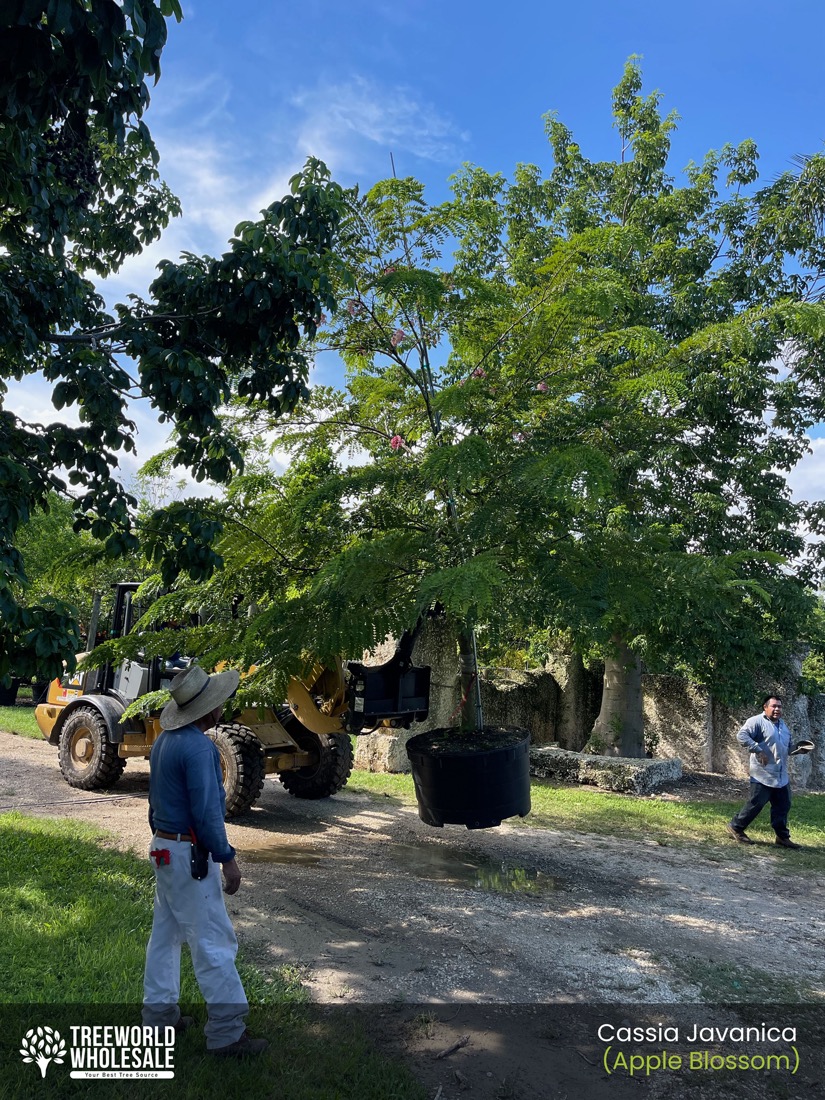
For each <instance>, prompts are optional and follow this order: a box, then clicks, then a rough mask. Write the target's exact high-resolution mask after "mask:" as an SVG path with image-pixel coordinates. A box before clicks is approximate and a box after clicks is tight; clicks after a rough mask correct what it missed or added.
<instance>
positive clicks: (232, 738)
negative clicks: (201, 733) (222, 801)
mask: <svg viewBox="0 0 825 1100" xmlns="http://www.w3.org/2000/svg"><path fill="white" fill-rule="evenodd" d="M207 736H208V737H211V739H212V740H213V741H214V742H215V745H216V747H217V750H218V752H219V753H220V757H221V774H222V775H223V789H224V791H225V793H226V816H227V817H236V816H237V815H238V814H243V813H246V811H247V810H248V809H249V808H250V806H252V805H253V803H254V802H255V800H256V799H257V797H258V795H259V794H260V793H261V791H262V790H263V786H264V774H265V769H266V763H265V758H264V747H263V745H262V744H261V741H260V739H259V738H258V737H256V736H255V734H254V733H253V732H252V730H251V729H249V728H248V727H247V726H241V725H238V724H237V723H232V724H231V725H224V726H216V727H215V728H214V729H213V730H209V731H208V733H207Z"/></svg>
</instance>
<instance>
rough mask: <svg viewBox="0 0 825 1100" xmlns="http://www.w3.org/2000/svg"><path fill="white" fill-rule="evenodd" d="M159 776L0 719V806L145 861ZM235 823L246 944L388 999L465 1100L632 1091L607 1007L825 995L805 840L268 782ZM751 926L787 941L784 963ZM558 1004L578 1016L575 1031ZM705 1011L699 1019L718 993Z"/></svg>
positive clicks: (437, 1075) (316, 977)
mask: <svg viewBox="0 0 825 1100" xmlns="http://www.w3.org/2000/svg"><path fill="white" fill-rule="evenodd" d="M147 788H148V765H147V764H145V763H143V762H130V763H129V765H128V767H127V769H126V772H125V773H124V777H123V779H122V780H121V782H120V783H119V784H118V786H117V788H116V789H115V791H114V792H113V793H112V794H109V795H102V796H101V795H99V794H96V793H86V792H81V791H75V790H72V789H71V788H69V787H68V786H67V785H66V784H65V783H64V781H63V779H62V777H61V776H60V772H59V769H58V766H57V756H56V751H55V750H54V749H53V748H52V747H50V746H49V745H47V744H46V743H45V742H38V741H30V740H24V739H23V738H20V737H13V736H11V735H9V734H4V733H0V810H3V811H5V810H9V809H20V810H23V811H25V812H27V813H34V814H48V815H60V816H65V817H78V818H81V819H83V820H85V821H90V822H94V823H95V824H97V825H99V826H101V827H103V828H106V829H108V830H110V831H111V832H112V833H114V834H115V835H116V836H117V837H118V838H119V843H121V844H122V845H123V846H124V847H129V848H132V849H133V850H134V851H136V852H138V853H140V854H141V855H143V853H144V851H145V845H146V842H147V840H148V828H147V824H146V792H147ZM720 824H721V823H720ZM229 834H230V840H231V842H232V843H233V844H234V845H235V847H236V848H237V850H238V859H239V863H240V864H241V868H242V872H243V874H244V882H243V885H242V887H241V891H240V893H239V894H238V895H236V896H235V897H234V898H232V899H230V901H229V908H230V913H231V916H232V919H233V921H234V923H235V927H236V929H237V931H238V936H239V939H240V940H241V943H242V945H243V947H244V950H245V954H246V957H247V959H250V960H251V961H253V962H254V963H255V964H256V965H258V966H259V967H260V968H261V969H262V970H264V971H266V970H267V968H270V967H274V966H281V965H284V964H289V965H290V966H294V967H297V968H298V969H299V971H300V973H301V975H302V979H303V981H304V982H305V983H306V985H307V988H308V989H309V991H310V994H311V997H312V999H313V1000H314V1001H316V1002H318V1003H320V1004H325V1005H348V1006H376V1005H381V1006H384V1008H382V1009H381V1010H376V1009H369V1010H366V1009H365V1015H366V1016H371V1018H372V1019H373V1021H377V1023H376V1024H375V1026H376V1029H377V1030H378V1031H380V1032H381V1033H382V1039H383V1041H385V1042H388V1043H390V1045H394V1046H395V1047H397V1048H398V1049H401V1050H403V1051H404V1053H405V1054H406V1055H408V1056H412V1057H414V1058H417V1059H418V1061H419V1062H421V1064H422V1065H423V1063H424V1062H426V1063H427V1067H428V1069H427V1074H429V1076H427V1075H425V1074H423V1072H422V1076H424V1077H425V1079H426V1080H427V1083H428V1086H429V1085H432V1086H433V1091H432V1095H434V1094H435V1091H436V1088H437V1087H438V1085H439V1084H440V1085H441V1087H442V1093H441V1100H449V1098H450V1097H451V1096H453V1095H458V1094H459V1093H460V1092H462V1091H463V1086H467V1082H468V1081H469V1082H470V1084H472V1086H473V1088H474V1092H473V1096H474V1097H480V1098H485V1097H490V1098H494V1097H499V1096H513V1097H524V1098H525V1100H527V1098H531V1097H533V1096H536V1097H538V1096H542V1097H550V1096H558V1097H563V1096H564V1095H565V1091H564V1090H565V1089H569V1090H570V1094H571V1095H572V1092H573V1091H574V1090H576V1089H578V1088H580V1087H581V1080H580V1077H581V1074H582V1073H585V1074H587V1075H588V1076H589V1081H588V1086H587V1088H588V1095H592V1096H597V1095H599V1094H600V1093H599V1089H600V1088H601V1087H602V1085H604V1086H605V1087H607V1086H608V1084H609V1089H608V1091H607V1092H605V1094H604V1095H611V1096H614V1097H616V1096H621V1095H623V1092H622V1091H621V1088H623V1087H627V1088H628V1089H630V1090H631V1091H633V1090H634V1089H635V1088H636V1087H637V1083H636V1082H635V1081H632V1082H626V1086H620V1084H619V1082H618V1081H617V1080H616V1079H615V1078H614V1079H612V1080H610V1081H609V1082H608V1080H607V1079H606V1078H605V1077H604V1073H603V1071H602V1069H601V1068H600V1066H599V1059H600V1058H601V1054H602V1048H603V1044H601V1045H600V1044H599V1043H598V1042H597V1041H596V1034H595V1027H596V1026H597V1021H604V1022H607V1023H610V1022H611V1021H612V1022H614V1023H616V1024H619V1023H620V1022H621V1020H622V1019H625V1022H627V1017H628V1013H630V1015H631V1017H632V1018H633V1019H634V1020H635V1018H636V1015H637V1014H639V1013H641V1014H642V1015H644V1013H645V1012H648V1014H649V1013H650V1012H653V1013H654V1015H655V1013H656V1012H658V1013H659V1014H660V1016H661V1014H662V1013H666V1012H667V1011H670V1009H669V1007H668V1006H673V1012H675V1013H676V1014H677V1015H678V1012H679V1011H684V1010H679V1009H677V1008H676V1006H677V1005H682V1006H686V1005H687V1006H690V1005H693V1006H697V1005H701V1003H702V1002H708V1003H714V1004H715V1003H718V1002H721V1001H725V1000H731V1001H740V1000H754V999H757V1000H759V1001H763V1002H764V1003H766V1004H768V1003H771V1002H787V1001H790V1000H796V999H798V998H799V996H800V995H801V997H802V999H803V1000H808V1001H814V1002H817V1001H818V999H819V998H820V997H823V998H825V967H823V956H822V951H821V946H822V945H823V944H825V915H824V912H825V882H824V881H823V880H822V878H821V877H820V876H812V875H811V874H810V873H808V874H806V875H799V874H795V873H793V872H792V871H791V872H790V873H789V870H788V867H789V860H788V857H789V856H791V857H792V855H793V853H787V852H784V851H776V850H774V849H773V848H772V847H767V846H765V847H763V848H762V849H761V850H756V849H747V850H745V851H743V850H742V849H741V848H738V847H737V846H735V845H732V844H731V845H728V844H726V843H725V840H724V837H723V835H722V833H721V830H720V842H719V845H718V846H715V845H701V846H697V847H693V848H691V847H670V846H668V847H663V846H661V845H660V844H658V843H656V842H655V841H643V842H633V843H631V842H629V841H627V840H626V839H621V838H615V839H614V838H611V837H604V836H599V837H596V836H589V835H585V834H572V835H571V834H569V833H566V834H562V833H554V832H549V831H546V830H532V829H530V828H527V827H524V826H512V825H503V826H502V827H501V828H499V829H495V830H486V831H482V832H468V831H466V830H464V829H460V828H458V827H450V828H447V829H444V830H435V829H431V828H428V827H427V826H425V825H423V824H422V823H421V822H420V821H419V820H418V817H417V815H416V813H415V811H414V810H412V809H410V808H408V807H402V806H399V805H397V804H395V803H394V802H393V800H391V799H383V800H381V801H375V800H371V799H370V798H368V797H367V796H365V795H360V794H356V793H352V792H349V791H347V790H346V789H345V790H344V791H342V792H341V793H340V794H339V795H337V796H335V797H334V798H332V799H328V800H324V801H320V802H301V801H298V800H296V799H293V798H291V797H290V796H289V795H288V794H287V793H286V792H285V791H284V790H283V789H282V788H281V786H280V784H278V783H277V781H274V780H267V782H266V783H265V786H264V792H263V795H262V797H261V799H260V801H259V804H258V805H257V806H256V807H255V808H254V809H253V811H252V812H251V813H250V814H248V815H247V816H246V817H245V818H243V819H242V820H241V821H240V822H238V823H231V824H230V825H229ZM755 930H762V932H763V933H764V935H765V936H769V937H770V938H771V941H772V940H773V939H774V938H775V939H776V940H777V941H778V942H780V943H781V944H782V951H781V965H775V958H774V957H773V956H768V957H766V953H765V951H764V944H765V939H764V937H761V938H760V936H758V935H755ZM766 930H770V931H769V932H768V931H766ZM760 939H761V943H760ZM769 942H770V941H769ZM812 944H817V945H819V947H820V950H812V949H811V945H812ZM754 990H755V991H756V993H755V996H754V995H752V994H753V991H754ZM548 1004H555V1005H557V1006H560V1005H567V1006H568V1010H565V1011H568V1012H569V1011H572V1010H574V1009H576V1010H577V1011H579V1010H580V1011H579V1015H578V1016H577V1017H576V1021H573V1022H571V1023H570V1025H569V1026H570V1028H573V1029H579V1030H578V1033H577V1034H576V1035H571V1034H569V1033H566V1030H565V1028H566V1025H561V1024H559V1023H558V1020H560V1019H561V1018H562V1016H563V1015H564V1013H563V1012H562V1010H561V1009H560V1008H559V1009H558V1011H556V1012H555V1013H551V1014H550V1017H548V1010H547V1008H546V1007H545V1006H547V1005H548ZM419 1006H425V1007H423V1008H422V1007H419ZM479 1006H483V1007H479ZM517 1006H526V1007H521V1008H519V1007H517ZM633 1006H638V1009H634V1007H633ZM642 1006H649V1008H648V1009H647V1010H645V1009H643V1008H642ZM692 1011H693V1015H692V1016H690V1020H691V1021H695V1022H698V1023H700V1024H701V1023H703V1021H704V1018H705V1017H707V1016H708V1012H709V1011H710V1009H708V1010H707V1011H705V1010H702V1009H693V1010H692ZM714 1011H715V1010H714ZM697 1012H699V1013H700V1015H701V1016H702V1018H701V1019H700V1018H698V1017H697ZM574 1015H575V1012H574ZM720 1018H727V1017H725V1016H724V1014H723V1017H720ZM508 1020H509V1024H508V1023H507V1021H508ZM552 1020H555V1021H556V1024H555V1025H553V1023H552ZM688 1022H690V1021H688V1020H685V1023H686V1024H687V1023H688ZM714 1022H715V1017H714ZM768 1022H770V1021H768ZM505 1025H507V1026H506V1027H505ZM554 1026H555V1030H556V1035H555V1040H554V1041H557V1042H558V1043H559V1046H560V1049H561V1048H562V1047H563V1048H564V1049H565V1050H566V1051H567V1054H568V1055H570V1057H569V1058H568V1062H569V1065H570V1067H572V1070H571V1072H573V1070H575V1073H574V1075H573V1077H571V1079H570V1080H571V1083H570V1084H569V1085H566V1084H565V1083H564V1082H565V1080H566V1078H565V1076H564V1072H562V1069H559V1072H558V1074H557V1075H556V1078H555V1079H554V1082H553V1087H552V1089H551V1088H550V1086H549V1084H548V1078H547V1069H546V1066H544V1065H543V1064H541V1065H539V1066H538V1067H536V1066H535V1065H533V1063H534V1062H535V1058H534V1057H532V1055H531V1052H532V1053H533V1054H535V1051H536V1049H537V1047H536V1044H537V1043H541V1042H543V1043H544V1045H545V1047H546V1046H547V1043H548V1037H549V1036H550V1034H551V1032H552V1031H553V1027H554ZM464 1034H470V1042H469V1043H467V1044H466V1045H465V1046H464V1047H463V1048H460V1049H459V1050H458V1051H456V1052H455V1054H453V1055H450V1056H448V1057H447V1058H445V1059H442V1060H440V1061H439V1062H437V1063H436V1062H435V1061H434V1060H433V1055H434V1054H435V1053H438V1052H439V1051H440V1050H442V1049H445V1048H446V1047H447V1046H449V1045H450V1044H451V1042H455V1041H458V1040H459V1039H460V1038H462V1037H463V1036H464ZM485 1035H486V1036H487V1039H486V1040H485V1038H484V1037H485ZM492 1036H496V1037H497V1038H496V1042H495V1043H493V1046H494V1047H497V1049H492V1048H491V1047H490V1044H491V1043H492ZM502 1036H504V1037H505V1038H506V1042H505V1041H504V1039H503V1038H502ZM485 1043H486V1046H485ZM550 1045H551V1046H552V1041H551V1042H550ZM576 1056H578V1058H579V1059H580V1061H579V1062H578V1063H577V1058H576ZM567 1064H568V1063H565V1065H567ZM485 1067H487V1068H485ZM591 1067H593V1068H591ZM456 1069H458V1070H459V1073H458V1076H456V1074H455V1070H456ZM462 1078H463V1079H464V1080H463V1081H462ZM508 1079H509V1081H510V1082H511V1086H503V1085H502V1084H501V1082H502V1080H504V1081H505V1082H506V1081H507V1080H508ZM513 1082H517V1087H516V1085H515V1084H513ZM505 1087H512V1088H513V1089H515V1091H511V1092H509V1093H508V1092H506V1091H504V1092H502V1091H501V1090H502V1088H505ZM657 1087H658V1086H657V1084H656V1083H655V1082H654V1083H653V1084H652V1085H651V1084H650V1082H648V1088H653V1089H654V1090H655V1089H656V1088H657ZM662 1087H664V1086H662ZM485 1089H486V1091H485ZM553 1090H555V1091H553Z"/></svg>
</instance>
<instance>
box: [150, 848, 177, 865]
mask: <svg viewBox="0 0 825 1100" xmlns="http://www.w3.org/2000/svg"><path fill="white" fill-rule="evenodd" d="M171 857H172V853H171V852H170V851H169V849H168V848H155V850H154V851H153V852H150V853H149V858H150V859H153V860H154V861H155V866H156V867H163V865H164V864H168V863H169V860H170V859H171Z"/></svg>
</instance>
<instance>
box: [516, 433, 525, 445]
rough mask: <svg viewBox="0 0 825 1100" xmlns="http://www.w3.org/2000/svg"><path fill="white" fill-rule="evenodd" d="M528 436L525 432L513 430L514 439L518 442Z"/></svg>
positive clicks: (521, 441)
mask: <svg viewBox="0 0 825 1100" xmlns="http://www.w3.org/2000/svg"><path fill="white" fill-rule="evenodd" d="M526 438H527V436H526V435H525V434H524V432H513V439H514V440H515V442H516V443H523V442H524V441H525V439H526Z"/></svg>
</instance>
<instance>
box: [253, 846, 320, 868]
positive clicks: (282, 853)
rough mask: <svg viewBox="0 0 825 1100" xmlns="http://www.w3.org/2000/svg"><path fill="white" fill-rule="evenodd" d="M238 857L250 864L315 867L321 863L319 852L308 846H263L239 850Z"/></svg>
mask: <svg viewBox="0 0 825 1100" xmlns="http://www.w3.org/2000/svg"><path fill="white" fill-rule="evenodd" d="M238 855H239V856H240V857H241V859H243V860H248V861H249V862H250V863H292V864H298V865H300V866H302V867H314V866H315V865H316V864H318V863H320V862H321V857H320V855H319V854H318V852H317V851H316V850H315V848H312V847H310V846H309V845H308V844H277V843H275V844H262V845H261V846H260V847H258V848H238Z"/></svg>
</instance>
